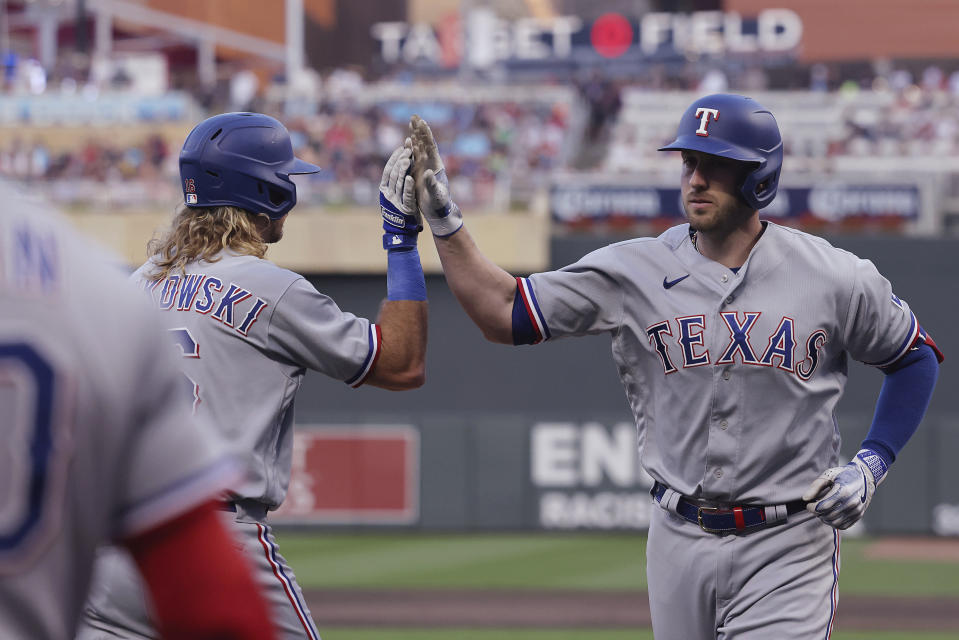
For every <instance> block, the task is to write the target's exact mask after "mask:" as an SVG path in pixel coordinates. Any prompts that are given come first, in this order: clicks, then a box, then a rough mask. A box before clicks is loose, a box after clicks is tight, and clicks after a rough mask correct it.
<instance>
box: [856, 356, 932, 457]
mask: <svg viewBox="0 0 959 640" xmlns="http://www.w3.org/2000/svg"><path fill="white" fill-rule="evenodd" d="M883 373H885V374H886V379H885V380H884V381H883V383H882V389H881V390H880V391H879V400H878V401H877V402H876V413H875V415H874V416H873V419H872V426H871V427H870V428H869V433H868V434H866V439H865V440H863V442H862V447H861V448H863V449H872V450H873V451H875V452H876V453H878V454H879V456H880V457H881V458H882V459H883V461H884V462H885V463H886V465H891V464H892V463H893V461H895V459H896V456H897V455H898V454H899V451H900V450H902V448H903V447H904V446H905V444H906V442H907V441H908V440H909V438H911V437H912V434H913V433H915V432H916V429H917V428H919V423H920V422H921V421H922V417H923V415H925V413H926V408H927V407H928V406H929V400H930V398H932V390H933V388H934V387H935V386H936V378H937V377H938V376H939V362H938V360H937V358H936V353H935V351H933V349H932V347H930V346H929V345H927V344H923V345H920V346H919V347H918V348H916V349H914V350H912V351H909V352H908V353H906V355H904V356H903V357H902V358H900V359H899V361H898V362H896V363H894V364H893V365H891V366H889V367H887V368H885V369H883Z"/></svg>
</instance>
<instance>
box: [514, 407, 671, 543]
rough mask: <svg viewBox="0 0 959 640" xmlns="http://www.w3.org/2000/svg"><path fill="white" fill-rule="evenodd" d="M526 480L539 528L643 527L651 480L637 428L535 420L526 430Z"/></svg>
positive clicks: (618, 424)
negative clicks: (641, 457)
mask: <svg viewBox="0 0 959 640" xmlns="http://www.w3.org/2000/svg"><path fill="white" fill-rule="evenodd" d="M530 481H531V483H532V485H533V492H534V503H535V504H536V505H537V509H538V522H539V526H540V527H541V528H543V529H600V530H611V529H646V528H648V527H649V509H650V505H651V501H650V497H649V490H650V488H651V487H652V486H653V480H652V478H650V477H649V475H648V474H647V473H646V472H645V471H644V470H643V469H642V466H641V465H640V463H639V457H638V455H637V448H636V427H635V426H634V425H632V424H630V423H628V422H620V423H617V424H614V425H612V426H611V427H607V426H605V425H603V424H600V423H598V422H587V423H574V422H539V423H536V424H534V425H533V426H532V428H531V430H530Z"/></svg>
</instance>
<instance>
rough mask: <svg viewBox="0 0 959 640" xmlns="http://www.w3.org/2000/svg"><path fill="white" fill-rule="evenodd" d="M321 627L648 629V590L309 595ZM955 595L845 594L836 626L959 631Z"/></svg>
mask: <svg viewBox="0 0 959 640" xmlns="http://www.w3.org/2000/svg"><path fill="white" fill-rule="evenodd" d="M306 596H307V600H308V602H309V607H310V610H311V611H312V613H313V618H314V619H315V620H316V621H317V624H319V625H320V626H321V627H322V626H323V625H328V626H366V627H516V628H524V627H528V628H593V629H600V628H603V629H614V628H626V627H649V626H650V622H649V605H648V601H647V598H646V592H645V591H618V592H600V593H597V592H595V591H590V592H577V591H560V592H557V591H501V590H496V591H482V590H453V589H445V590H442V591H431V590H410V591H390V590H382V591H380V590H310V591H307V593H306ZM956 605H957V602H956V600H955V599H952V598H891V597H861V596H858V597H857V596H845V597H841V599H840V603H839V614H838V616H837V622H836V627H837V628H838V629H847V630H860V631H882V630H885V631H891V630H901V631H957V632H959V607H957V606H956Z"/></svg>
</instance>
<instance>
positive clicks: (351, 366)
mask: <svg viewBox="0 0 959 640" xmlns="http://www.w3.org/2000/svg"><path fill="white" fill-rule="evenodd" d="M219 258H220V259H219V260H216V261H214V262H206V261H199V262H194V263H191V264H189V265H187V266H186V269H185V272H183V273H172V274H170V275H169V276H168V277H167V278H165V279H163V280H160V281H158V282H157V281H152V280H150V279H149V278H148V277H147V275H148V273H149V272H150V271H151V270H152V269H153V264H152V263H150V262H147V263H146V264H145V265H143V266H142V267H140V269H138V270H137V272H136V273H134V275H133V278H134V279H135V281H136V282H137V283H138V284H139V285H140V286H141V287H143V288H144V289H146V290H147V291H149V293H150V295H151V297H152V299H153V301H154V303H155V304H156V306H157V307H158V308H159V309H160V310H161V314H160V315H161V316H163V317H164V320H165V321H166V324H167V326H168V327H169V329H170V332H171V338H172V339H175V340H176V344H178V345H179V347H180V350H181V352H182V355H183V360H182V370H183V373H184V374H185V376H186V378H188V379H189V381H188V382H186V384H187V385H188V386H189V388H190V389H191V390H192V392H193V397H194V412H195V417H196V419H197V422H198V423H199V428H201V429H204V430H208V431H210V432H213V433H217V434H219V435H220V436H221V437H222V439H223V440H224V441H225V445H226V447H227V448H228V449H229V450H231V451H232V452H234V453H235V454H237V455H242V456H244V457H245V459H246V460H247V461H248V464H247V474H246V478H245V480H244V481H243V482H242V483H240V484H239V485H237V486H235V487H231V490H230V493H231V494H232V495H231V497H232V498H233V500H234V501H235V502H236V503H237V504H236V509H237V513H236V515H235V516H234V515H233V514H227V515H228V516H229V517H230V522H231V524H232V526H233V529H234V533H235V535H236V537H237V540H238V543H239V544H242V548H243V550H244V552H245V554H246V555H247V557H248V558H249V560H250V563H251V566H252V567H253V568H254V574H255V579H256V580H257V581H258V583H259V584H260V586H261V588H262V589H263V593H264V595H265V597H266V599H267V601H268V603H269V604H270V606H271V608H272V612H273V617H274V621H275V625H276V630H277V634H278V636H279V637H282V638H291V639H292V638H308V639H312V640H318V639H319V633H318V632H317V630H316V628H315V625H314V623H313V620H312V618H311V616H310V612H309V609H308V607H307V606H306V600H305V598H304V597H303V593H302V590H301V589H300V587H299V584H298V583H297V581H296V577H295V576H294V575H293V572H292V571H291V569H290V567H289V566H288V565H287V564H286V561H285V560H284V559H283V556H282V555H280V554H279V551H278V549H277V545H276V541H275V539H274V538H273V534H272V531H271V529H270V527H269V525H268V524H267V523H266V517H265V516H266V512H267V510H268V509H272V508H275V507H277V506H278V505H280V504H281V503H282V502H283V499H284V497H285V496H286V491H287V487H288V486H289V482H290V467H291V464H292V455H293V399H294V395H295V394H296V391H297V389H298V388H299V386H300V383H301V381H302V380H303V376H304V374H305V371H306V369H314V370H316V371H320V372H322V373H324V374H326V375H328V376H331V377H333V378H337V379H339V380H343V381H344V382H347V383H348V384H350V385H352V386H354V387H355V386H359V385H360V384H362V383H363V381H364V380H365V379H366V377H367V376H368V375H369V372H370V371H371V370H372V369H373V366H374V365H375V363H376V358H377V356H378V354H379V351H380V331H379V328H378V327H377V326H376V325H375V324H372V323H370V322H369V321H368V320H366V319H364V318H358V317H356V316H354V315H352V314H350V313H345V312H343V311H341V310H340V309H339V307H337V305H336V304H335V303H334V302H333V300H331V299H330V298H328V297H327V296H324V295H322V294H321V293H319V292H318V291H317V290H316V289H315V288H314V287H313V286H312V285H311V284H310V283H309V282H307V281H306V280H305V279H304V278H303V277H302V276H300V275H298V274H296V273H293V272H292V271H288V270H286V269H281V268H280V267H278V266H276V265H274V264H273V263H271V262H269V261H268V260H263V259H260V258H256V257H254V256H249V255H239V254H236V253H233V252H231V251H223V252H221V253H220V255H219ZM185 381H186V379H185ZM111 634H120V635H122V636H123V637H129V638H153V637H155V630H154V629H153V625H152V623H151V621H150V615H149V612H148V606H147V604H146V602H145V599H144V598H143V595H142V589H139V588H138V581H137V577H136V573H135V570H134V568H133V566H132V563H130V561H129V559H128V558H126V556H125V555H124V554H112V555H106V556H105V557H104V559H103V562H101V563H100V564H99V565H98V574H97V579H96V581H95V585H94V588H93V590H92V594H91V597H90V602H89V604H88V607H87V612H86V617H85V624H84V628H83V629H82V631H81V634H80V636H79V638H81V639H82V640H94V639H95V640H99V639H100V638H108V637H114V636H113V635H111Z"/></svg>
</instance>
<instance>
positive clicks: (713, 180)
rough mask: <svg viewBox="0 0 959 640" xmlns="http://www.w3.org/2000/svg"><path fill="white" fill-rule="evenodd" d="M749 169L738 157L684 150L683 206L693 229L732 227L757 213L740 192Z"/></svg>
mask: <svg viewBox="0 0 959 640" xmlns="http://www.w3.org/2000/svg"><path fill="white" fill-rule="evenodd" d="M748 169H749V166H748V165H747V164H745V163H743V162H739V161H737V160H730V159H729V158H722V157H720V156H714V155H710V154H708V153H702V152H700V151H683V179H682V196H683V209H685V211H686V218H687V219H688V220H689V226H690V227H691V228H692V229H693V230H695V231H702V232H706V233H708V232H710V231H724V230H725V231H729V230H732V229H734V228H736V227H738V226H740V225H741V224H742V223H743V222H745V221H746V220H747V219H749V218H750V217H751V216H752V215H753V214H754V213H755V212H754V211H753V210H752V209H751V208H750V207H749V205H748V204H746V202H745V201H744V200H743V199H742V197H741V196H740V194H739V186H740V185H741V184H742V182H743V179H744V178H745V175H746V171H747V170H748Z"/></svg>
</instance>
